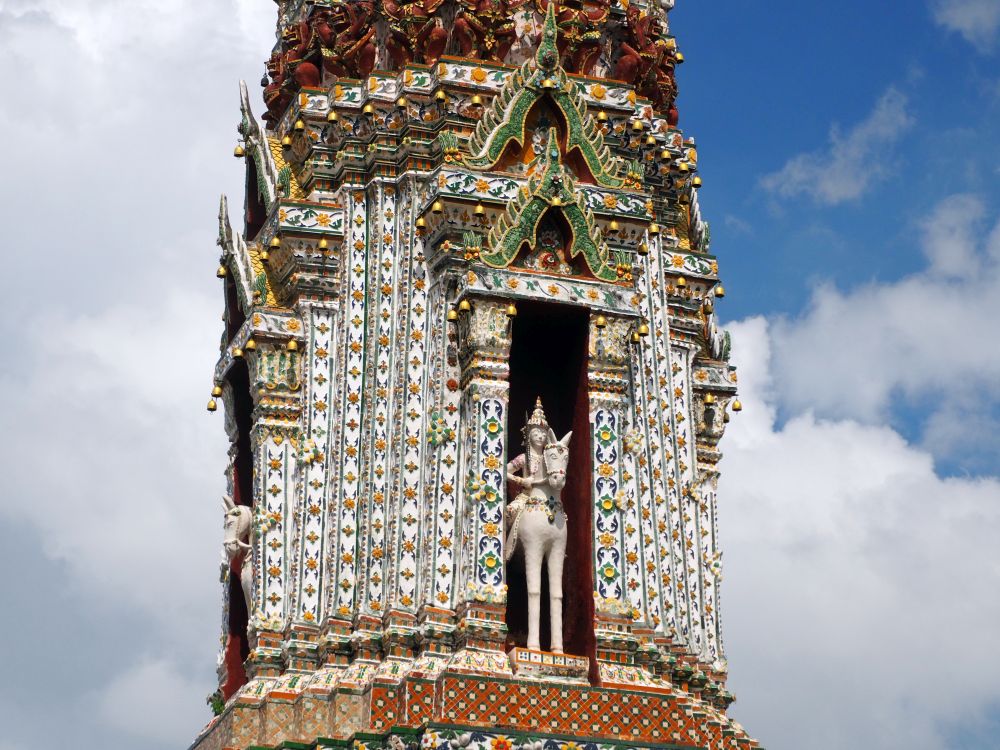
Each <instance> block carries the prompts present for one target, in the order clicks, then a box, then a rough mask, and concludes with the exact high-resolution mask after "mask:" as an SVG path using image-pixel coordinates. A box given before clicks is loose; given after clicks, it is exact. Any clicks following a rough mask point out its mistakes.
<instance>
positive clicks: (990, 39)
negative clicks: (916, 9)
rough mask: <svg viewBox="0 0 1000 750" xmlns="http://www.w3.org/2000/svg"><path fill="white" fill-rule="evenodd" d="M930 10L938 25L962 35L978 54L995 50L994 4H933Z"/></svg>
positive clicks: (957, 0)
mask: <svg viewBox="0 0 1000 750" xmlns="http://www.w3.org/2000/svg"><path fill="white" fill-rule="evenodd" d="M932 10H933V13H934V20H935V21H937V23H939V24H940V25H941V26H943V27H945V28H946V29H948V30H949V31H955V32H958V33H959V34H961V35H962V36H963V37H964V38H965V40H966V41H967V42H968V43H969V44H971V45H972V46H973V47H975V48H976V49H977V50H979V51H980V52H983V53H986V52H990V51H992V50H993V48H994V47H995V46H996V41H997V32H998V30H1000V2H997V0H934V2H933V3H932Z"/></svg>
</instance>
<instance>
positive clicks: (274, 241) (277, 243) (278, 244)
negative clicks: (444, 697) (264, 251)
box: [267, 235, 281, 249]
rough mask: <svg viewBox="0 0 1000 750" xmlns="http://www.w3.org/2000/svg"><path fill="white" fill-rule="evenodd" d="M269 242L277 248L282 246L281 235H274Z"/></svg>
mask: <svg viewBox="0 0 1000 750" xmlns="http://www.w3.org/2000/svg"><path fill="white" fill-rule="evenodd" d="M267 244H268V245H269V246H270V247H272V248H275V249H277V248H279V247H281V237H279V236H278V235H274V237H272V238H271V241H270V242H268V243H267Z"/></svg>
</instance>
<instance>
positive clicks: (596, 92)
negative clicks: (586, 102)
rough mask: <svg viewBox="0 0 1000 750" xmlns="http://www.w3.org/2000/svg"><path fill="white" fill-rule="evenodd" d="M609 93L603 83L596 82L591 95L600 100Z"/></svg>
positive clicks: (591, 88) (591, 89)
mask: <svg viewBox="0 0 1000 750" xmlns="http://www.w3.org/2000/svg"><path fill="white" fill-rule="evenodd" d="M607 93H608V90H607V89H606V88H604V87H603V86H602V85H601V84H599V83H595V84H594V85H593V86H591V87H590V95H591V96H592V97H594V98H595V99H597V101H600V100H601V99H603V98H604V97H605V95H606V94H607Z"/></svg>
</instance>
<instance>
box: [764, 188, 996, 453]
mask: <svg viewBox="0 0 1000 750" xmlns="http://www.w3.org/2000/svg"><path fill="white" fill-rule="evenodd" d="M997 218H998V217H997V216H996V214H995V213H993V214H992V216H991V215H990V213H989V212H988V211H987V208H986V206H985V205H984V204H983V202H982V200H981V199H979V198H977V197H975V196H970V195H956V196H951V197H949V198H946V199H944V200H942V201H941V202H940V203H939V204H938V205H937V206H936V207H935V208H934V209H933V210H932V211H931V212H930V214H929V215H928V216H927V217H926V219H924V220H923V221H922V222H921V225H920V231H921V236H920V240H919V241H920V245H921V249H922V251H923V253H924V256H925V257H926V259H927V264H926V266H925V267H924V268H923V269H921V270H920V271H918V272H916V273H913V274H911V275H909V276H906V277H904V278H902V279H900V280H898V281H895V282H892V283H874V282H873V283H868V284H864V285H861V286H859V287H856V288H853V289H850V290H840V289H837V288H835V287H833V286H832V285H828V284H824V285H821V286H819V287H818V288H817V289H816V290H815V291H814V293H813V296H812V300H811V303H810V305H809V306H808V308H807V309H806V311H805V312H804V313H803V314H802V315H800V316H797V317H791V318H781V319H777V320H776V321H775V322H774V329H773V330H774V336H773V340H774V359H775V367H774V374H775V375H774V377H775V379H776V381H777V387H778V390H779V391H780V393H781V402H780V406H781V407H782V409H784V410H786V411H788V412H789V413H797V412H801V411H803V410H807V409H811V410H813V411H815V412H816V413H817V414H819V415H821V416H846V417H851V418H853V419H857V420H859V421H862V422H867V423H877V422H881V421H884V420H886V419H888V418H891V417H892V416H894V415H898V413H899V410H900V409H901V408H903V407H906V408H910V409H912V408H914V407H916V408H918V409H919V411H920V413H921V414H922V415H923V417H924V418H925V419H927V420H929V421H928V422H927V425H926V434H927V440H928V443H927V445H928V446H929V447H933V448H934V449H935V451H936V453H937V455H939V456H945V457H947V456H948V455H949V454H955V455H958V456H960V455H962V454H976V453H980V454H981V453H982V452H983V451H986V452H988V453H989V455H990V456H991V457H992V458H993V459H994V460H995V459H996V458H997V456H996V451H997V445H996V441H995V440H983V438H985V437H987V436H989V435H992V434H993V429H994V428H995V427H996V419H995V417H994V416H991V415H992V413H993V410H994V408H995V407H996V405H997V404H998V403H1000V349H998V347H996V346H995V345H994V344H993V343H992V338H993V331H995V330H996V328H997V326H1000V222H997ZM991 224H992V228H991ZM959 422H961V423H962V425H963V427H962V428H961V429H958V424H959ZM938 426H948V430H947V434H949V435H951V436H952V437H953V438H954V439H953V440H950V441H942V440H941V439H940V438H941V435H940V434H939V433H936V432H935V430H936V428H937V427H938ZM977 427H978V428H979V429H976V428H977Z"/></svg>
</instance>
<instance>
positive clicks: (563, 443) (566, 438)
mask: <svg viewBox="0 0 1000 750" xmlns="http://www.w3.org/2000/svg"><path fill="white" fill-rule="evenodd" d="M553 437H555V436H553ZM571 437H573V430H570V431H569V432H567V433H566V434H565V435H563V439H562V440H560V441H559V445H561V446H562V447H563V448H569V439H570V438H571Z"/></svg>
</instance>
